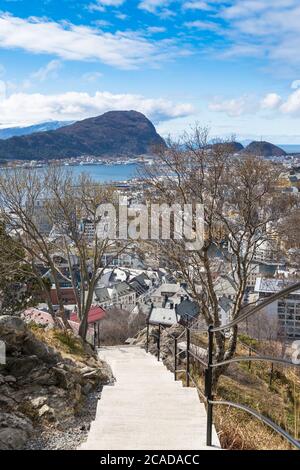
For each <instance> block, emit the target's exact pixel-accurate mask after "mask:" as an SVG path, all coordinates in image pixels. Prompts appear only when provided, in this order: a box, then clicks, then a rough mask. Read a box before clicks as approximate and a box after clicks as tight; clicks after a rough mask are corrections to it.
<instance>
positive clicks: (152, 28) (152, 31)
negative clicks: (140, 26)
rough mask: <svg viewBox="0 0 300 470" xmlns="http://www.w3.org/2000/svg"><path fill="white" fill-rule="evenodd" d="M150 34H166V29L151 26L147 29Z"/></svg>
mask: <svg viewBox="0 0 300 470" xmlns="http://www.w3.org/2000/svg"><path fill="white" fill-rule="evenodd" d="M147 31H148V33H164V32H165V31H166V28H164V27H163V26H149V27H148V28H147Z"/></svg>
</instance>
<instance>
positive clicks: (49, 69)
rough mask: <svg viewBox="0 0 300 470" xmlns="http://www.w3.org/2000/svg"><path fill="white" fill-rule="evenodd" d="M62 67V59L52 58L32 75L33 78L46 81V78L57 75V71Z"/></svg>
mask: <svg viewBox="0 0 300 470" xmlns="http://www.w3.org/2000/svg"><path fill="white" fill-rule="evenodd" d="M60 68H61V62H60V60H51V61H50V62H48V64H47V65H46V66H45V67H41V68H40V69H39V70H38V71H37V72H35V73H33V74H32V75H31V77H32V78H35V79H37V80H40V81H41V82H43V81H45V80H46V78H49V76H51V77H56V72H57V71H58V70H59V69H60Z"/></svg>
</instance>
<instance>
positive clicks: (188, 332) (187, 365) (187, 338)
mask: <svg viewBox="0 0 300 470" xmlns="http://www.w3.org/2000/svg"><path fill="white" fill-rule="evenodd" d="M190 344H191V332H190V329H189V328H187V329H186V386H187V387H189V386H190Z"/></svg>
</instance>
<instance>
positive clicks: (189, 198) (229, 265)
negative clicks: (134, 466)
mask: <svg viewBox="0 0 300 470" xmlns="http://www.w3.org/2000/svg"><path fill="white" fill-rule="evenodd" d="M233 152H234V150H233V148H232V144H231V143H230V142H221V143H214V144H213V145H208V131H207V129H201V128H199V127H197V126H196V128H195V129H193V130H192V131H191V132H190V133H186V134H185V135H184V136H183V137H182V138H181V139H179V140H178V141H177V142H169V144H168V147H167V148H166V149H160V152H159V157H158V158H157V160H156V162H155V163H154V165H151V166H145V167H144V168H143V169H142V170H141V175H142V176H143V177H144V179H145V181H146V182H147V184H148V186H149V187H150V191H149V193H148V194H147V200H148V201H149V200H150V201H151V202H158V203H160V204H162V203H167V204H170V205H172V204H174V203H176V204H179V205H180V207H182V206H183V204H194V205H195V204H203V206H204V243H203V246H202V248H201V249H197V250H195V251H187V250H186V249H185V243H184V241H183V240H180V239H178V238H176V237H175V236H173V237H172V238H171V240H160V241H156V242H151V244H149V243H146V244H145V246H146V249H147V250H149V249H151V247H153V255H154V254H155V253H157V245H159V250H158V251H159V256H160V258H161V259H162V258H163V257H165V258H166V259H168V260H169V266H170V267H171V268H172V269H173V270H174V271H176V272H177V275H178V279H180V280H182V281H184V282H185V283H186V284H187V286H188V288H189V291H190V292H191V295H192V296H193V298H194V299H195V300H196V301H197V302H198V304H199V307H200V312H201V314H202V316H203V317H204V319H205V321H206V324H207V325H213V326H215V327H218V326H220V316H219V298H218V297H219V293H218V292H217V289H216V282H215V280H216V277H217V276H218V275H219V274H220V263H219V261H216V258H215V257H214V256H213V255H212V254H211V252H212V250H213V249H214V248H215V247H218V248H219V249H220V250H222V251H223V256H224V264H225V267H224V272H225V273H226V272H227V273H229V274H230V276H231V278H232V282H233V284H234V287H235V294H234V298H233V299H232V300H233V307H232V311H231V319H232V320H234V319H236V318H237V317H238V316H239V313H240V311H241V308H242V305H243V299H244V294H245V291H246V287H247V281H248V277H249V274H250V272H251V269H252V263H253V260H254V259H255V255H256V253H257V251H258V250H259V248H260V247H261V245H262V244H263V243H264V242H265V241H267V240H269V239H270V238H272V239H274V240H276V233H275V232H276V221H277V220H278V219H279V218H280V217H281V216H282V214H283V213H284V212H285V211H286V199H284V198H282V195H281V193H280V192H278V191H277V189H276V184H277V180H278V178H279V174H280V169H279V168H277V167H275V166H274V165H272V164H271V163H268V162H266V161H264V160H262V159H259V158H255V157H253V156H250V155H245V156H243V157H239V158H234V157H233V156H232V154H233ZM192 224H193V227H192V228H195V227H194V225H195V222H194V221H192ZM225 247H226V250H225ZM237 333H238V328H237V326H234V327H233V328H231V329H230V331H229V332H228V335H226V337H225V336H224V334H222V333H221V332H216V333H215V336H214V337H215V355H216V359H217V360H218V361H223V360H227V359H230V358H232V357H233V355H234V353H235V350H236V344H237ZM224 369H225V367H218V368H215V369H214V383H215V385H216V384H217V381H218V377H219V376H220V375H221V374H222V373H223V372H224Z"/></svg>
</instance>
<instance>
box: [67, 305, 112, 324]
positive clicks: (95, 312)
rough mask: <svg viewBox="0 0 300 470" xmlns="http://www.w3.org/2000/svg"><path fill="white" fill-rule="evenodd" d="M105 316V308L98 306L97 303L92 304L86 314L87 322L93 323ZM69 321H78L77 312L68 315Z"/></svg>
mask: <svg viewBox="0 0 300 470" xmlns="http://www.w3.org/2000/svg"><path fill="white" fill-rule="evenodd" d="M104 317H105V310H103V308H101V307H99V306H98V305H93V306H92V307H91V308H90V311H89V315H88V323H95V322H96V321H99V320H102V318H104ZM70 320H71V321H75V322H78V317H77V313H76V312H73V313H71V316H70Z"/></svg>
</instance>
